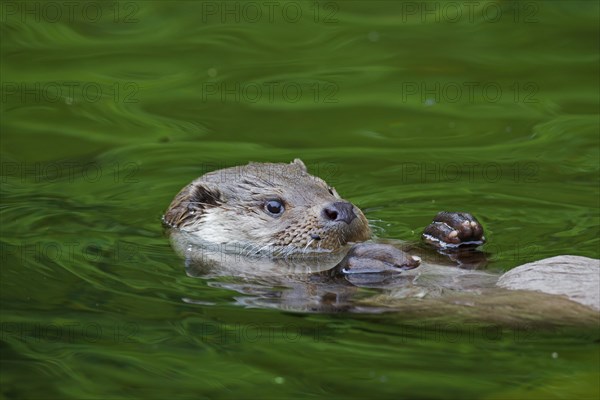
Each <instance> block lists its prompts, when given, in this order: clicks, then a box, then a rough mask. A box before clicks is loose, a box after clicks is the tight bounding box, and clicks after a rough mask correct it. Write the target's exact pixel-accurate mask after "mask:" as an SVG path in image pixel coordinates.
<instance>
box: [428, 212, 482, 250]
mask: <svg viewBox="0 0 600 400" xmlns="http://www.w3.org/2000/svg"><path fill="white" fill-rule="evenodd" d="M422 237H423V240H424V241H425V242H427V243H429V244H431V245H432V246H435V247H440V248H446V247H458V246H478V245H480V244H483V243H485V237H484V236H483V227H482V226H481V224H480V223H479V221H477V219H476V218H475V217H474V216H472V215H471V214H469V213H465V212H447V211H442V212H440V213H438V215H436V216H435V218H434V219H433V222H432V223H431V224H430V225H429V226H428V227H427V228H425V230H424V231H423V235H422Z"/></svg>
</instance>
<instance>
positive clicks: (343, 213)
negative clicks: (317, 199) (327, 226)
mask: <svg viewBox="0 0 600 400" xmlns="http://www.w3.org/2000/svg"><path fill="white" fill-rule="evenodd" d="M323 216H324V217H325V219H327V220H330V221H334V222H337V221H344V222H345V223H347V224H350V222H352V220H353V219H354V218H356V214H354V206H353V205H352V203H348V202H347V201H337V202H335V203H331V204H330V205H328V206H327V207H325V208H324V209H323Z"/></svg>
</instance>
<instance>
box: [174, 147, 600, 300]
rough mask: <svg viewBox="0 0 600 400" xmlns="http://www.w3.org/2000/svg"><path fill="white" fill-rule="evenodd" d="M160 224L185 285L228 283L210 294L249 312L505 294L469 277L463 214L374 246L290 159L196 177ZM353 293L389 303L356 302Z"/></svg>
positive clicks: (347, 208)
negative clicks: (188, 279) (234, 294)
mask: <svg viewBox="0 0 600 400" xmlns="http://www.w3.org/2000/svg"><path fill="white" fill-rule="evenodd" d="M163 222H164V224H165V225H166V226H167V227H168V229H169V233H170V235H171V241H172V243H173V246H174V248H175V249H176V251H177V252H178V253H180V254H182V255H183V256H184V257H185V259H186V266H187V271H188V274H189V275H190V276H197V277H203V278H206V279H211V278H217V277H222V276H233V277H236V278H238V282H235V283H231V282H230V281H229V280H228V281H227V283H222V282H221V281H220V280H219V279H215V281H214V282H213V284H214V285H221V286H225V287H228V288H230V289H233V290H237V291H239V292H241V293H243V294H246V295H250V296H248V297H245V298H244V302H246V303H248V302H249V303H252V304H253V305H259V306H276V307H282V308H288V309H296V310H316V311H330V310H380V309H385V308H387V307H390V306H397V305H398V304H399V301H398V300H399V299H400V300H402V301H403V302H404V303H405V304H407V303H406V301H408V300H409V299H412V300H415V299H417V300H418V301H421V302H422V301H423V299H424V298H426V299H439V298H450V297H447V296H446V295H445V296H443V297H440V296H441V295H442V294H448V293H449V294H450V295H456V294H460V295H461V296H462V295H464V294H466V293H479V292H481V291H482V290H487V291H486V294H487V296H488V297H489V296H492V295H494V296H500V297H502V296H503V292H505V291H503V290H500V289H497V288H496V282H497V281H498V276H496V275H493V274H489V273H487V272H484V271H479V270H477V268H478V267H480V266H482V265H484V264H485V256H484V254H483V253H482V252H480V251H478V250H477V249H476V246H478V245H480V244H483V243H484V242H485V238H484V236H483V228H482V226H481V224H480V223H479V222H478V221H477V220H476V219H475V218H474V217H473V216H471V215H470V214H468V213H462V212H460V213H451V212H440V213H439V214H438V215H437V216H436V217H435V218H434V221H433V222H432V223H431V224H430V225H429V226H428V227H427V228H426V229H425V231H424V233H423V239H424V240H423V241H424V243H426V245H421V244H412V245H409V244H406V243H403V242H399V241H387V242H382V241H378V242H374V241H371V240H370V239H371V230H370V228H369V224H368V221H367V219H366V218H365V216H364V215H363V213H362V212H361V210H360V209H359V208H358V207H356V206H355V205H353V204H352V203H350V202H348V201H346V200H344V199H342V198H341V197H340V195H339V194H338V193H337V192H336V190H335V189H334V188H332V187H331V186H329V185H328V184H327V183H326V182H325V181H323V180H322V179H320V178H318V177H315V176H312V175H310V174H309V173H308V171H307V168H306V166H305V165H304V163H303V162H302V161H301V160H299V159H296V160H294V161H293V162H291V163H290V164H274V163H250V164H248V165H245V166H240V167H233V168H227V169H222V170H217V171H213V172H210V173H208V174H205V175H203V176H202V177H200V178H198V179H196V180H194V181H193V182H192V183H190V184H189V185H187V186H186V187H184V188H183V189H182V190H181V191H180V192H179V194H177V196H176V197H175V199H174V200H173V201H172V203H171V205H170V206H169V208H168V210H167V211H166V213H165V215H164V217H163ZM426 247H430V248H433V249H436V250H437V252H436V251H433V250H427V248H426ZM441 255H443V257H442V256H441ZM588 260H591V259H588ZM592 261H595V260H592ZM457 265H458V266H459V267H460V268H456V266H457ZM596 267H597V265H596ZM525 280H526V278H525ZM220 282H221V283H220ZM360 287H368V288H382V289H385V292H384V294H385V295H388V296H389V297H388V298H387V299H385V298H383V297H381V295H379V300H376V301H374V297H372V298H367V299H365V296H364V293H361V292H360V291H359V290H358V288H360ZM538 289H539V288H538ZM542 291H544V290H542ZM504 295H506V293H504ZM567 295H568V293H567ZM560 300H563V299H560ZM461 301H463V300H461ZM564 301H567V300H564ZM574 306H576V304H574Z"/></svg>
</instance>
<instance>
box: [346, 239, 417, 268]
mask: <svg viewBox="0 0 600 400" xmlns="http://www.w3.org/2000/svg"><path fill="white" fill-rule="evenodd" d="M420 262H421V259H420V258H419V257H417V256H411V255H409V254H407V253H405V252H403V251H402V250H400V249H398V248H396V247H394V246H390V245H385V244H376V243H360V244H357V245H355V246H354V247H352V248H351V249H350V251H349V252H348V254H347V255H346V257H344V259H343V260H342V261H341V262H340V263H339V265H338V267H339V271H340V272H341V273H342V274H344V275H349V274H373V273H400V272H402V271H406V270H409V269H413V268H416V267H418V266H419V264H420Z"/></svg>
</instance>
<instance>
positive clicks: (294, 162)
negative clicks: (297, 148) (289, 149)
mask: <svg viewBox="0 0 600 400" xmlns="http://www.w3.org/2000/svg"><path fill="white" fill-rule="evenodd" d="M290 164H291V165H296V166H298V167H300V169H301V170H302V171H304V172H308V170H307V169H306V165H304V163H303V162H302V160H301V159H299V158H296V159H294V161H292V162H291V163H290Z"/></svg>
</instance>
